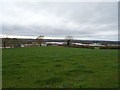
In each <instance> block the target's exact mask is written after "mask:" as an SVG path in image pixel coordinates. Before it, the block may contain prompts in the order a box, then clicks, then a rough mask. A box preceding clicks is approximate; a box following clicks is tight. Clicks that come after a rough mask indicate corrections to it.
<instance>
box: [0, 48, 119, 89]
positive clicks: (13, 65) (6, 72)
mask: <svg viewBox="0 0 120 90" xmlns="http://www.w3.org/2000/svg"><path fill="white" fill-rule="evenodd" d="M2 60H3V62H2V64H3V77H2V78H3V88H117V87H118V50H103V49H100V50H97V49H96V50H95V49H82V48H67V47H30V48H14V49H13V48H12V49H3V51H2Z"/></svg>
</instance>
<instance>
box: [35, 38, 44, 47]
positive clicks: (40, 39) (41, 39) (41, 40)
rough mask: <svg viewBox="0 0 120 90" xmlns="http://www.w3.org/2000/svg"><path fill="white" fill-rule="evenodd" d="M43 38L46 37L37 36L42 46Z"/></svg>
mask: <svg viewBox="0 0 120 90" xmlns="http://www.w3.org/2000/svg"><path fill="white" fill-rule="evenodd" d="M43 39H44V36H38V37H37V42H38V44H39V46H42V43H43Z"/></svg>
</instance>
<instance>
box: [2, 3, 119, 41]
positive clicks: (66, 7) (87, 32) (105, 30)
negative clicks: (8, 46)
mask: <svg viewBox="0 0 120 90" xmlns="http://www.w3.org/2000/svg"><path fill="white" fill-rule="evenodd" d="M0 6H1V7H0V13H1V14H0V17H1V21H0V26H1V31H0V35H7V36H9V37H19V38H20V37H21V38H23V37H24V38H36V37H37V36H40V35H44V36H45V37H46V38H57V39H60V38H65V37H66V36H73V38H74V39H80V40H115V41H116V40H118V3H117V2H5V3H1V5H0Z"/></svg>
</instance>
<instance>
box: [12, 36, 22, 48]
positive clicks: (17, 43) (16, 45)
mask: <svg viewBox="0 0 120 90" xmlns="http://www.w3.org/2000/svg"><path fill="white" fill-rule="evenodd" d="M11 43H12V44H13V47H14V48H15V47H21V45H20V42H19V40H18V39H17V38H12V40H11Z"/></svg>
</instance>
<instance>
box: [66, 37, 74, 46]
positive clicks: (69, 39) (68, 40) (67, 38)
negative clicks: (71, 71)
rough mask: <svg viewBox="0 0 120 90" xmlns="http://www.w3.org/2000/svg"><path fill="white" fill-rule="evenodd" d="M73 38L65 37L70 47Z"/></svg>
mask: <svg viewBox="0 0 120 90" xmlns="http://www.w3.org/2000/svg"><path fill="white" fill-rule="evenodd" d="M72 40H73V37H72V36H66V37H65V42H66V44H67V46H70V45H71V43H72Z"/></svg>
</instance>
